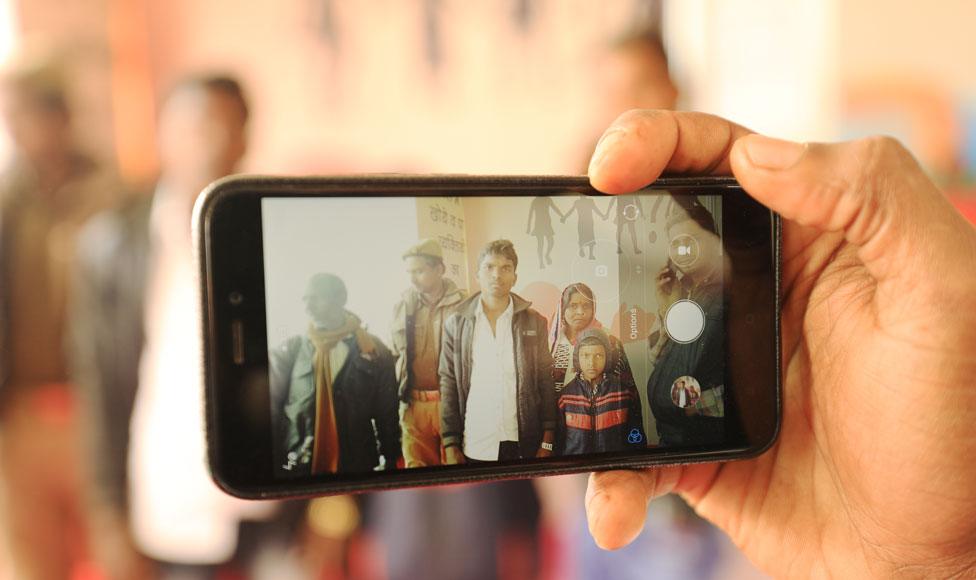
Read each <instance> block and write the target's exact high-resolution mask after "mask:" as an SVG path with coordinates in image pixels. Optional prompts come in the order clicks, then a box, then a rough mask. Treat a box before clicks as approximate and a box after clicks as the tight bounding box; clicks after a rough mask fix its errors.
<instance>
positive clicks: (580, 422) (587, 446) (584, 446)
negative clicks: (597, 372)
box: [556, 373, 647, 455]
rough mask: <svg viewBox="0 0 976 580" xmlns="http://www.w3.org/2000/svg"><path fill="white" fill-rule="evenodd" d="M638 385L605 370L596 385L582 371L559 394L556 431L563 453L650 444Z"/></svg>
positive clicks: (588, 451)
mask: <svg viewBox="0 0 976 580" xmlns="http://www.w3.org/2000/svg"><path fill="white" fill-rule="evenodd" d="M641 416H642V414H641V401H640V396H639V395H638V394H637V389H636V388H634V387H633V386H630V387H626V386H622V385H621V381H620V378H619V377H618V376H617V375H616V374H615V373H604V375H603V378H601V379H600V382H599V383H598V384H597V387H596V389H595V390H594V389H593V387H592V386H591V385H590V384H589V383H588V382H587V381H586V380H585V379H583V378H582V377H580V376H579V375H577V376H576V378H574V379H573V380H572V381H570V382H569V383H567V384H566V386H565V387H564V388H563V390H562V392H560V395H559V423H558V429H557V434H556V441H557V444H558V447H557V449H558V450H559V454H561V455H577V454H581V453H605V452H611V451H624V450H627V449H639V448H643V447H645V446H646V445H647V440H646V437H645V435H644V426H643V425H642V419H641Z"/></svg>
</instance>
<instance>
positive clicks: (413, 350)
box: [393, 280, 465, 467]
mask: <svg viewBox="0 0 976 580" xmlns="http://www.w3.org/2000/svg"><path fill="white" fill-rule="evenodd" d="M444 283H445V285H446V288H445V291H444V295H443V296H442V297H441V299H440V300H439V301H438V302H437V303H436V304H428V303H426V302H425V301H424V299H423V298H422V297H421V295H420V293H419V292H417V291H416V290H414V289H412V288H411V289H410V290H408V291H406V292H404V294H403V299H402V300H401V301H400V302H399V303H397V305H396V308H395V309H394V314H393V351H394V355H395V356H396V357H397V364H396V372H397V380H398V382H399V396H400V401H401V403H400V428H401V432H402V444H403V458H404V461H405V462H406V466H407V467H423V466H427V465H441V464H442V463H443V461H444V451H443V446H442V445H441V435H440V421H441V419H440V378H439V375H438V372H437V367H438V364H439V361H440V350H441V348H440V347H441V330H442V329H443V327H444V321H445V320H446V319H447V316H448V315H450V314H451V313H452V312H453V311H454V307H455V306H457V305H458V304H459V303H461V302H462V301H463V300H464V298H465V292H464V291H463V290H460V289H458V287H457V286H456V285H455V284H454V282H452V281H450V280H444Z"/></svg>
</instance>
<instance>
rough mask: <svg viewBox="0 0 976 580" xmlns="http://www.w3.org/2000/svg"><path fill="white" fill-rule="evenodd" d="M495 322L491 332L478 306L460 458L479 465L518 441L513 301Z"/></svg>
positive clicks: (482, 305) (509, 302)
mask: <svg viewBox="0 0 976 580" xmlns="http://www.w3.org/2000/svg"><path fill="white" fill-rule="evenodd" d="M508 300H509V301H508V308H506V309H505V311H504V312H503V313H502V314H501V316H499V317H498V320H496V321H495V332H494V334H492V332H491V323H490V322H489V321H488V317H487V316H486V315H485V308H484V304H480V303H479V304H480V306H481V307H480V308H478V309H477V310H478V314H477V316H476V317H475V323H474V344H472V347H471V352H472V357H471V390H470V391H469V393H468V402H467V406H466V408H465V413H464V454H465V455H467V456H468V457H471V458H472V459H477V460H479V461H495V460H497V459H498V444H499V443H501V442H502V441H518V388H517V386H516V382H517V379H516V376H515V341H514V337H513V334H512V316H513V314H514V312H515V306H514V301H513V300H512V298H511V297H509V299H508Z"/></svg>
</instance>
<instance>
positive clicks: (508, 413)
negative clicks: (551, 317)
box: [439, 240, 556, 464]
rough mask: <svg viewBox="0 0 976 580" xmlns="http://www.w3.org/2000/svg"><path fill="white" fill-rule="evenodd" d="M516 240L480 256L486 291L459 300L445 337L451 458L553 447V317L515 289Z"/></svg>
mask: <svg viewBox="0 0 976 580" xmlns="http://www.w3.org/2000/svg"><path fill="white" fill-rule="evenodd" d="M517 267H518V255H517V254H516V253H515V248H514V247H513V245H512V242H510V241H508V240H495V241H493V242H490V243H489V244H488V245H487V246H485V248H484V249H483V250H482V251H481V254H480V255H479V256H478V283H479V285H480V286H481V291H480V292H478V293H476V294H474V295H473V296H471V297H470V298H468V299H467V300H465V301H464V302H462V303H461V304H459V305H458V307H457V310H456V311H455V312H454V314H452V315H451V316H450V317H449V318H448V320H447V322H446V323H445V324H444V334H443V337H442V339H441V358H440V368H439V374H440V386H441V434H442V438H443V442H444V448H445V455H446V458H447V463H449V464H458V463H465V462H466V461H472V460H473V461H496V460H510V459H518V458H525V457H548V456H549V455H552V443H553V441H554V440H555V429H556V391H555V387H554V385H553V379H552V356H551V355H550V353H549V349H548V347H547V344H546V336H547V323H546V319H545V318H544V317H543V316H542V315H541V314H539V313H538V312H536V311H535V310H533V309H532V308H530V305H531V304H530V303H529V302H528V301H526V300H525V299H523V298H521V297H520V296H518V295H516V294H513V293H512V287H513V286H514V285H515V282H516V280H517V279H518V276H517V274H516V272H515V271H516V268H517Z"/></svg>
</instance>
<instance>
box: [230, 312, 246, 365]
mask: <svg viewBox="0 0 976 580" xmlns="http://www.w3.org/2000/svg"><path fill="white" fill-rule="evenodd" d="M230 340H231V349H232V356H233V358H234V364H236V365H243V364H244V323H243V322H241V321H240V320H235V321H233V322H231V324H230Z"/></svg>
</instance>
